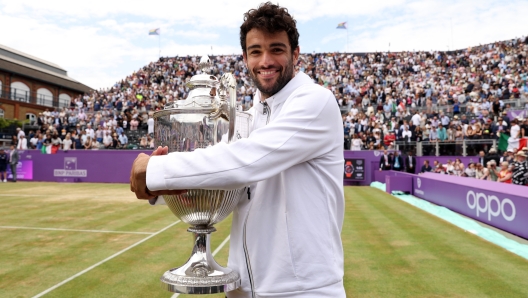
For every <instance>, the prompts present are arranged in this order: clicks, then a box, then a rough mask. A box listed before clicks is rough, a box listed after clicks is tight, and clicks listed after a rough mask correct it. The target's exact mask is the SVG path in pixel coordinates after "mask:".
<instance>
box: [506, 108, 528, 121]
mask: <svg viewBox="0 0 528 298" xmlns="http://www.w3.org/2000/svg"><path fill="white" fill-rule="evenodd" d="M507 113H508V114H507V115H508V117H509V118H510V120H513V119H515V118H528V110H513V111H512V110H510V111H508V112H507Z"/></svg>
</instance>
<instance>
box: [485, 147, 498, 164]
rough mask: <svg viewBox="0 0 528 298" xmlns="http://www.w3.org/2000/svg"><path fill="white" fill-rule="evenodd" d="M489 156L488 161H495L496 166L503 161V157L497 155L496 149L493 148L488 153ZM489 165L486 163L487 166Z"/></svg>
mask: <svg viewBox="0 0 528 298" xmlns="http://www.w3.org/2000/svg"><path fill="white" fill-rule="evenodd" d="M488 153H489V154H488V156H487V158H486V160H487V161H491V160H494V161H495V164H499V163H500V160H501V157H500V156H499V155H498V154H497V150H496V149H495V148H491V149H490V150H489V152H488ZM487 164H488V163H487V162H486V165H487Z"/></svg>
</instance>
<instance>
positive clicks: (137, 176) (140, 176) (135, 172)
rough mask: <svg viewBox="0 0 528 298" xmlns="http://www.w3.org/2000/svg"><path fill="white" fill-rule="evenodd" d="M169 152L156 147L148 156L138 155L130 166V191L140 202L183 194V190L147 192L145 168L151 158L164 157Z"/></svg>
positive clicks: (166, 149)
mask: <svg viewBox="0 0 528 298" xmlns="http://www.w3.org/2000/svg"><path fill="white" fill-rule="evenodd" d="M168 152H169V148H168V147H161V146H160V147H158V148H157V149H156V150H154V151H153V152H152V154H151V155H150V156H148V155H146V154H144V153H140V154H139V155H138V157H136V159H135V160H134V163H133V164H132V170H131V171H130V190H131V191H132V192H134V193H135V194H136V197H137V198H138V199H141V200H150V199H153V198H155V197H157V196H159V195H179V194H182V193H185V192H186V191H185V190H162V191H153V192H151V191H149V189H148V188H147V166H148V162H149V160H150V157H151V156H156V155H166V154H167V153H168Z"/></svg>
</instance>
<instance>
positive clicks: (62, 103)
mask: <svg viewBox="0 0 528 298" xmlns="http://www.w3.org/2000/svg"><path fill="white" fill-rule="evenodd" d="M70 101H71V97H70V96H69V95H68V94H66V93H61V95H59V108H67V107H69V106H70Z"/></svg>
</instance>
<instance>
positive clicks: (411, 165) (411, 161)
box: [405, 151, 416, 174]
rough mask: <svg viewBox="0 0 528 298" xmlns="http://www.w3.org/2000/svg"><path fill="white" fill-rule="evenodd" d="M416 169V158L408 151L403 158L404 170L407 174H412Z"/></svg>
mask: <svg viewBox="0 0 528 298" xmlns="http://www.w3.org/2000/svg"><path fill="white" fill-rule="evenodd" d="M415 168H416V157H414V156H413V152H412V151H409V153H408V154H407V157H406V158H405V170H406V172H407V173H410V174H414V173H415Z"/></svg>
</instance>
